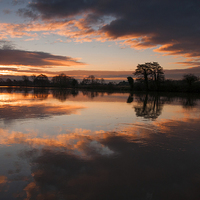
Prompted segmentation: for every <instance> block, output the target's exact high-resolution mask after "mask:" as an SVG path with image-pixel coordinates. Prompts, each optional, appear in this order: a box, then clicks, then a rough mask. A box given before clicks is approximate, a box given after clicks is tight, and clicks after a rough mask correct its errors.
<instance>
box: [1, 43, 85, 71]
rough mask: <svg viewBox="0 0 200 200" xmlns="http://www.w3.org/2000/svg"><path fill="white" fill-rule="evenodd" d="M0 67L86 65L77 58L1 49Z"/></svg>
mask: <svg viewBox="0 0 200 200" xmlns="http://www.w3.org/2000/svg"><path fill="white" fill-rule="evenodd" d="M4 46H5V45H4ZM0 65H4V66H30V67H52V66H77V65H84V63H82V62H79V61H78V59H76V58H71V57H67V56H58V55H53V54H50V53H46V52H39V51H25V50H18V49H11V48H1V49H0ZM13 69H14V68H13ZM11 70H12V69H11Z"/></svg>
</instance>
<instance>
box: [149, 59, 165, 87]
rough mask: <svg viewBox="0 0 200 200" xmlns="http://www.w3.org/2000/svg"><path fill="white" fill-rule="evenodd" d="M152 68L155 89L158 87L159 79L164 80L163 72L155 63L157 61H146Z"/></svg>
mask: <svg viewBox="0 0 200 200" xmlns="http://www.w3.org/2000/svg"><path fill="white" fill-rule="evenodd" d="M147 64H148V65H149V66H150V67H151V70H152V74H151V76H152V80H153V82H154V84H155V87H156V90H158V89H159V87H160V83H161V81H164V72H163V68H162V67H161V66H160V65H159V64H158V63H157V62H153V63H147Z"/></svg>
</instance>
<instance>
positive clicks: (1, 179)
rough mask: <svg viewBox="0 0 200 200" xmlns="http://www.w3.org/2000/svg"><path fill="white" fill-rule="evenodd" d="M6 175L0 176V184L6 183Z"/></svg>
mask: <svg viewBox="0 0 200 200" xmlns="http://www.w3.org/2000/svg"><path fill="white" fill-rule="evenodd" d="M6 182H7V177H6V176H0V184H3V183H6Z"/></svg>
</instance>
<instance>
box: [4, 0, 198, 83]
mask: <svg viewBox="0 0 200 200" xmlns="http://www.w3.org/2000/svg"><path fill="white" fill-rule="evenodd" d="M199 22H200V1H199V0H190V1H188V0H162V1H161V0H140V1H139V0H0V74H1V77H3V76H2V75H9V76H21V75H27V76H31V75H32V74H36V75H39V74H41V73H43V74H46V75H47V76H50V77H52V76H55V75H58V74H60V73H65V74H66V75H68V76H73V77H74V78H77V79H81V78H83V77H87V76H88V75H94V76H95V77H97V78H105V79H110V80H126V77H127V76H133V75H132V73H133V71H134V70H135V68H136V66H137V65H138V64H142V63H145V62H158V63H159V64H160V65H161V66H162V67H163V68H164V71H165V74H166V78H175V79H178V78H181V77H182V76H183V74H186V73H194V74H195V75H198V76H199V75H200V37H199V36H200V24H199Z"/></svg>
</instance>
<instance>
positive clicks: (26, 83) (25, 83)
mask: <svg viewBox="0 0 200 200" xmlns="http://www.w3.org/2000/svg"><path fill="white" fill-rule="evenodd" d="M22 80H23V82H24V85H25V86H26V87H27V86H28V83H29V77H28V76H25V75H24V76H22Z"/></svg>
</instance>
